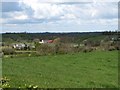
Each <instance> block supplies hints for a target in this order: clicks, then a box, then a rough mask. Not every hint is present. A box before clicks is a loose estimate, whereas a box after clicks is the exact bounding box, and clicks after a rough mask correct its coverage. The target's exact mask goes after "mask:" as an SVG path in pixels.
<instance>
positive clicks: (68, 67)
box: [2, 51, 118, 88]
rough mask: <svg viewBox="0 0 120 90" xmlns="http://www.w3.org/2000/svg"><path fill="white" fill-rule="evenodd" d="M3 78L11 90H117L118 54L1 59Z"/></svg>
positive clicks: (103, 52)
mask: <svg viewBox="0 0 120 90" xmlns="http://www.w3.org/2000/svg"><path fill="white" fill-rule="evenodd" d="M2 66H3V67H2V69H3V72H2V73H3V77H7V78H8V79H10V81H9V84H10V86H11V87H16V88H18V87H25V84H26V85H37V86H38V87H39V88H102V87H103V88H114V87H118V51H93V52H88V53H83V52H80V53H74V54H64V55H50V56H48V55H47V56H30V57H13V58H10V57H4V58H3V61H2Z"/></svg>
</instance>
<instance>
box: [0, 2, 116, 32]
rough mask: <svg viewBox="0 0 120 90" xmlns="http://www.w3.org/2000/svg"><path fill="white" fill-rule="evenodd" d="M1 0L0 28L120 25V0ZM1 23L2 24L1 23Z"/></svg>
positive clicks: (31, 29)
mask: <svg viewBox="0 0 120 90" xmlns="http://www.w3.org/2000/svg"><path fill="white" fill-rule="evenodd" d="M88 1H90V0H86V1H85V2H83V0H81V2H80V0H79V2H78V0H77V1H75V0H66V2H65V1H64V0H49V2H48V0H18V2H2V9H1V11H0V12H2V17H1V18H0V21H1V22H0V23H1V24H0V25H2V28H1V29H0V30H2V31H1V32H88V31H90V32H91V31H103V30H105V31H106V30H117V29H118V2H117V1H116V2H96V1H98V0H92V1H90V2H88ZM0 27H1V26H0Z"/></svg>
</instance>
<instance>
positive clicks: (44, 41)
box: [39, 40, 53, 44]
mask: <svg viewBox="0 0 120 90" xmlns="http://www.w3.org/2000/svg"><path fill="white" fill-rule="evenodd" d="M39 43H41V44H44V43H53V40H41V41H40V42H39Z"/></svg>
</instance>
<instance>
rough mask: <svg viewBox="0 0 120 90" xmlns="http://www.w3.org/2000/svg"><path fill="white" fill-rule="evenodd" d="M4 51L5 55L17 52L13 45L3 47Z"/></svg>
mask: <svg viewBox="0 0 120 90" xmlns="http://www.w3.org/2000/svg"><path fill="white" fill-rule="evenodd" d="M2 52H3V53H4V55H11V54H15V50H14V49H13V48H11V47H5V48H2Z"/></svg>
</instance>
